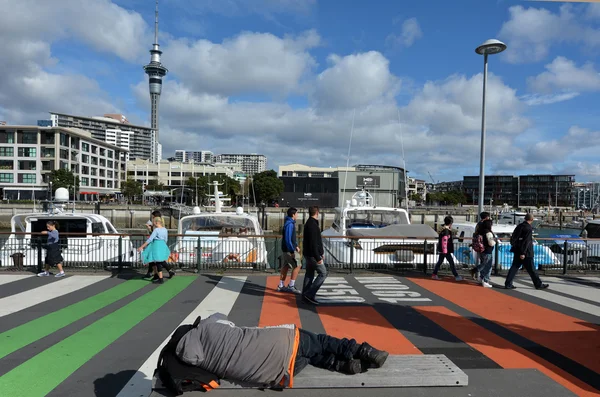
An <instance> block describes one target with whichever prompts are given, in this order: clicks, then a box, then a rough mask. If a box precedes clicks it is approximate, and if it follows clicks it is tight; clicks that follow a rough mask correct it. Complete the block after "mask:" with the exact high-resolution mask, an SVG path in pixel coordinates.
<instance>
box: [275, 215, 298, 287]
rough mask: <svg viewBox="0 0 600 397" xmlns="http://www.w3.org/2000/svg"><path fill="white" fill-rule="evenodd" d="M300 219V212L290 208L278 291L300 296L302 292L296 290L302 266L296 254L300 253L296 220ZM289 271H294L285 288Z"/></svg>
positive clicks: (286, 223) (283, 244) (285, 226)
mask: <svg viewBox="0 0 600 397" xmlns="http://www.w3.org/2000/svg"><path fill="white" fill-rule="evenodd" d="M297 217H298V210H297V209H296V208H294V207H290V208H288V210H287V216H286V217H285V222H284V223H283V239H282V240H281V251H283V253H282V254H281V256H279V267H281V270H280V273H279V286H278V287H277V291H279V292H293V293H295V294H300V291H298V289H297V288H296V277H298V273H300V264H299V263H298V261H297V260H296V252H300V247H298V239H297V238H296V218H297ZM288 269H292V275H291V280H290V283H289V284H288V286H287V287H286V286H285V278H286V277H287V273H288Z"/></svg>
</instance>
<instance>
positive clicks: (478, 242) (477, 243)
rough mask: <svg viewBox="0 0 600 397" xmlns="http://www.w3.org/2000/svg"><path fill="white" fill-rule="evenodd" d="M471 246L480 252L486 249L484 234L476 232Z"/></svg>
mask: <svg viewBox="0 0 600 397" xmlns="http://www.w3.org/2000/svg"><path fill="white" fill-rule="evenodd" d="M471 246H472V247H473V251H475V252H477V253H479V254H481V253H482V252H483V251H485V246H484V245H483V236H482V235H481V234H474V235H473V244H471Z"/></svg>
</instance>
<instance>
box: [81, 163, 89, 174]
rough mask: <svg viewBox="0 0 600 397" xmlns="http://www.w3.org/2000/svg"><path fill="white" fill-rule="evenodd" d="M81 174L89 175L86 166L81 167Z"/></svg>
mask: <svg viewBox="0 0 600 397" xmlns="http://www.w3.org/2000/svg"><path fill="white" fill-rule="evenodd" d="M81 173H82V174H88V175H89V173H90V167H88V166H87V165H84V166H82V167H81Z"/></svg>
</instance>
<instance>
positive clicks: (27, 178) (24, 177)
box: [18, 174, 36, 183]
mask: <svg viewBox="0 0 600 397" xmlns="http://www.w3.org/2000/svg"><path fill="white" fill-rule="evenodd" d="M35 177H36V175H35V174H19V179H18V181H19V183H35Z"/></svg>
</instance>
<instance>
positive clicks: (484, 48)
mask: <svg viewBox="0 0 600 397" xmlns="http://www.w3.org/2000/svg"><path fill="white" fill-rule="evenodd" d="M505 49H506V44H504V43H503V42H501V41H499V40H496V39H491V40H487V41H486V42H484V43H483V44H481V45H480V46H479V47H477V48H476V49H475V52H476V53H478V54H479V55H483V103H482V109H481V152H480V159H479V200H478V203H477V204H478V211H479V214H481V213H482V212H483V206H484V202H483V200H484V197H485V196H484V187H485V171H484V166H485V89H486V85H487V68H488V66H487V65H488V61H487V59H488V55H493V54H498V53H500V52H502V51H504V50H505Z"/></svg>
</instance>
